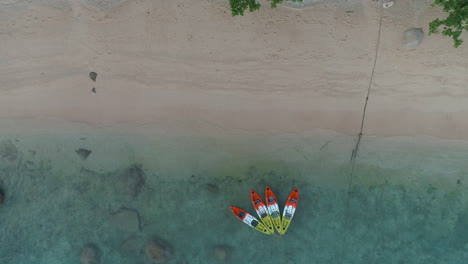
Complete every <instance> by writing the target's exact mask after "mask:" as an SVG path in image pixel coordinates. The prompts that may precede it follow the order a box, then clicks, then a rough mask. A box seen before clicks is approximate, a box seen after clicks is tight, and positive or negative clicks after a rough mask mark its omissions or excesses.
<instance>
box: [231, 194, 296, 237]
mask: <svg viewBox="0 0 468 264" xmlns="http://www.w3.org/2000/svg"><path fill="white" fill-rule="evenodd" d="M250 199H251V200H252V205H253V206H254V208H255V211H256V212H257V214H258V216H259V217H260V221H259V220H257V218H255V217H254V216H253V215H251V214H249V213H248V212H247V211H245V210H243V209H241V208H239V207H235V206H231V211H232V213H233V214H234V215H235V216H236V217H237V218H239V219H240V220H241V221H242V222H244V223H246V224H247V225H248V226H250V227H252V228H254V229H255V230H258V231H260V232H262V233H264V234H267V235H273V234H274V233H275V229H276V231H277V232H278V233H279V234H281V235H284V234H285V233H286V231H287V230H288V227H289V225H290V224H291V220H292V218H293V216H294V212H295V211H296V207H297V203H298V201H299V190H298V189H297V188H294V190H292V192H291V193H290V194H289V196H288V199H287V200H286V204H285V206H284V209H283V216H281V213H280V210H279V206H278V201H277V200H276V196H275V194H274V193H273V190H271V188H270V187H269V186H267V187H265V203H264V202H263V200H262V198H261V197H260V195H259V194H258V193H257V192H255V191H254V190H251V191H250Z"/></svg>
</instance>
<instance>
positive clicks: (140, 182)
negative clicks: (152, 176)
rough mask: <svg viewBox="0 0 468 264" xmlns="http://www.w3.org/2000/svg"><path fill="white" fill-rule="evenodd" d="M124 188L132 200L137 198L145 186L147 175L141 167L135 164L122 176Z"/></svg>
mask: <svg viewBox="0 0 468 264" xmlns="http://www.w3.org/2000/svg"><path fill="white" fill-rule="evenodd" d="M122 184H123V185H122V187H123V188H124V190H123V191H125V192H126V193H127V194H129V195H130V196H131V197H132V198H136V197H137V196H138V194H139V193H140V192H141V190H142V188H143V186H144V185H145V173H144V171H143V169H142V168H141V165H138V164H135V165H132V166H131V167H130V168H128V169H126V170H125V172H124V173H123V175H122Z"/></svg>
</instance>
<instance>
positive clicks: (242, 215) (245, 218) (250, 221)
mask: <svg viewBox="0 0 468 264" xmlns="http://www.w3.org/2000/svg"><path fill="white" fill-rule="evenodd" d="M230 208H231V211H232V213H233V214H234V215H235V216H236V217H237V218H239V220H241V221H242V222H244V223H245V224H247V225H248V226H250V227H252V228H254V229H255V230H257V231H260V232H262V233H264V234H267V235H271V233H270V232H269V231H268V228H267V227H266V226H265V225H264V224H262V223H261V222H259V221H258V220H257V218H255V217H254V216H253V215H251V214H249V213H248V212H247V211H245V210H242V209H240V208H239V207H235V206H230Z"/></svg>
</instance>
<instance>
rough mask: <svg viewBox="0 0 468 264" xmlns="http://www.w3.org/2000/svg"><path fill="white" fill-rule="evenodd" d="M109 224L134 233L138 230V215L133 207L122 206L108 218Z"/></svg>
mask: <svg viewBox="0 0 468 264" xmlns="http://www.w3.org/2000/svg"><path fill="white" fill-rule="evenodd" d="M110 222H111V225H112V226H114V227H115V228H116V229H118V230H120V231H124V232H129V233H135V232H139V231H140V216H139V215H138V211H137V210H134V209H128V208H122V209H120V210H118V211H117V212H115V213H113V214H112V215H111V218H110Z"/></svg>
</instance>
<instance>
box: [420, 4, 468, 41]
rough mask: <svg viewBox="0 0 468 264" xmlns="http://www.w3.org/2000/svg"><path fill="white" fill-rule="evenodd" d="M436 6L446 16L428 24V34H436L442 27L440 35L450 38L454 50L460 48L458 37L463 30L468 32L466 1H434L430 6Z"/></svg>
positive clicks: (467, 7)
mask: <svg viewBox="0 0 468 264" xmlns="http://www.w3.org/2000/svg"><path fill="white" fill-rule="evenodd" d="M436 5H438V6H441V7H443V10H444V12H446V13H448V16H447V18H445V19H439V18H437V19H435V20H433V21H432V22H430V23H429V34H431V33H438V31H437V29H438V28H439V27H441V26H443V27H444V30H443V31H442V35H444V36H450V37H452V38H453V41H454V47H455V48H456V47H458V46H460V44H462V42H463V40H462V39H460V35H461V34H462V32H463V30H468V0H435V2H434V3H433V4H432V6H436Z"/></svg>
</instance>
